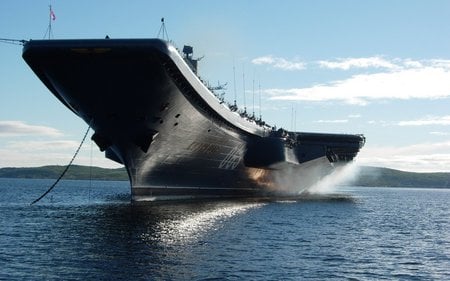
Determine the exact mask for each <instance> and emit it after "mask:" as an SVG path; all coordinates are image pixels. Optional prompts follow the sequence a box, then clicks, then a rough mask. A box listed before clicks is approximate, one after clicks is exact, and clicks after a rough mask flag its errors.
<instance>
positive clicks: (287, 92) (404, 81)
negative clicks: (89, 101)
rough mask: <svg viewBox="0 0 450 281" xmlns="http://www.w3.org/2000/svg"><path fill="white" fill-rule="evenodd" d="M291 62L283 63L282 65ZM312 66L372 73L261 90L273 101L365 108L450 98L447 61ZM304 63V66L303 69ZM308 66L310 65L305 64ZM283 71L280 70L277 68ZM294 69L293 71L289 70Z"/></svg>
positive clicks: (363, 60)
mask: <svg viewBox="0 0 450 281" xmlns="http://www.w3.org/2000/svg"><path fill="white" fill-rule="evenodd" d="M276 59H277V58H274V57H270V56H269V57H260V58H257V59H255V60H253V61H252V62H253V63H255V64H269V65H272V66H274V67H275V65H276V64H277V60H276ZM292 63H293V62H289V61H283V64H284V65H290V64H292ZM312 64H315V65H318V67H319V68H322V69H328V70H344V71H346V70H351V69H353V70H358V69H359V70H361V69H364V70H367V71H368V70H369V69H370V70H371V72H372V73H362V74H355V75H352V76H350V77H349V78H346V79H343V80H335V81H330V82H325V83H321V84H317V85H313V86H311V87H306V88H289V89H286V88H271V89H266V90H264V92H265V94H267V95H269V97H270V99H272V100H289V101H293V100H297V101H310V102H326V101H337V102H343V103H346V104H352V105H367V104H369V103H371V102H373V101H377V100H394V99H395V100H410V99H442V98H448V97H450V83H448V81H450V60H442V59H439V60H436V59H434V60H423V61H415V60H411V59H392V60H387V59H385V58H383V57H368V58H346V59H337V60H334V61H317V62H314V63H312ZM305 65H306V64H305V63H303V66H305ZM308 65H309V64H308ZM279 68H282V67H279ZM290 69H291V70H292V69H295V68H290Z"/></svg>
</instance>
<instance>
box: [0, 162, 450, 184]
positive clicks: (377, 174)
mask: <svg viewBox="0 0 450 281" xmlns="http://www.w3.org/2000/svg"><path fill="white" fill-rule="evenodd" d="M64 169H65V166H42V167H32V168H0V178H24V179H56V178H58V177H59V176H60V175H61V173H62V171H63V170H64ZM63 179H65V180H89V179H92V180H111V181H128V175H127V172H126V170H125V168H117V169H108V168H100V167H89V166H80V165H73V166H71V167H70V168H69V170H68V171H67V173H66V174H65V176H64V177H63ZM341 185H353V186H362V187H420V188H450V173H414V172H405V171H400V170H394V169H389V168H382V167H370V166H362V167H360V171H359V173H358V176H357V178H356V179H355V180H352V181H351V182H347V183H343V184H341Z"/></svg>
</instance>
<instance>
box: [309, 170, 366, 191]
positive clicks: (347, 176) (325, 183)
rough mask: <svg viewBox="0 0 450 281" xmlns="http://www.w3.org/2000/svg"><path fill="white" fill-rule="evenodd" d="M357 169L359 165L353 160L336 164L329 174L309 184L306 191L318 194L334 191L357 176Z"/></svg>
mask: <svg viewBox="0 0 450 281" xmlns="http://www.w3.org/2000/svg"><path fill="white" fill-rule="evenodd" d="M359 171H360V167H359V166H358V165H357V164H356V163H354V162H351V163H348V164H345V165H342V166H338V167H336V168H335V170H334V171H333V172H332V173H331V174H329V175H327V176H325V177H323V178H322V179H321V180H320V181H318V182H317V183H316V184H314V185H313V186H311V187H310V188H309V189H308V190H307V192H308V193H309V194H319V195H320V194H330V193H334V192H336V191H337V189H338V187H339V186H341V185H343V184H349V183H351V182H352V181H354V180H355V179H356V178H357V177H358V174H359Z"/></svg>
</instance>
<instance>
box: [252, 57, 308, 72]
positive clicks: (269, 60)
mask: <svg viewBox="0 0 450 281" xmlns="http://www.w3.org/2000/svg"><path fill="white" fill-rule="evenodd" d="M252 63H253V64H256V65H263V64H267V65H271V66H273V67H274V68H278V69H282V70H302V69H305V68H306V64H305V63H303V62H300V61H298V60H293V61H288V60H286V59H284V58H280V57H274V56H263V57H258V58H255V59H253V60H252Z"/></svg>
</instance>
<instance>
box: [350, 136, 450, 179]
mask: <svg viewBox="0 0 450 281" xmlns="http://www.w3.org/2000/svg"><path fill="white" fill-rule="evenodd" d="M356 161H357V163H359V164H361V165H370V166H378V167H387V168H392V169H399V170H404V171H411V172H449V171H450V142H439V143H421V144H414V145H409V146H403V147H387V146H384V147H364V148H363V149H362V150H361V152H360V154H359V155H358V156H357V157H356Z"/></svg>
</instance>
